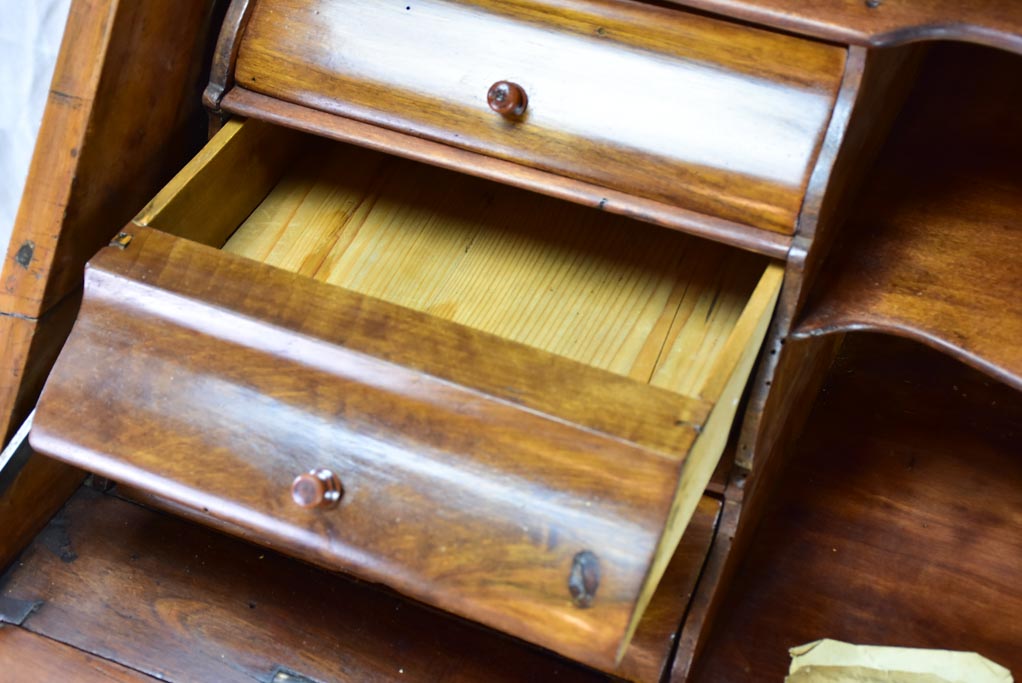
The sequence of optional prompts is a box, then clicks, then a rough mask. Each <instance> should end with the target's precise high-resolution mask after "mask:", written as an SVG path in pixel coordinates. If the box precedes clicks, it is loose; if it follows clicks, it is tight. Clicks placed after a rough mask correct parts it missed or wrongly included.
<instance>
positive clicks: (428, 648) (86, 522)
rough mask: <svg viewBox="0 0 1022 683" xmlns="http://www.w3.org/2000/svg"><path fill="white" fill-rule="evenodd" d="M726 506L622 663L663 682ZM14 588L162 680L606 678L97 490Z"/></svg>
mask: <svg viewBox="0 0 1022 683" xmlns="http://www.w3.org/2000/svg"><path fill="white" fill-rule="evenodd" d="M718 508H719V504H718V502H717V501H715V500H713V499H711V498H705V499H704V502H703V503H701V504H700V507H699V512H698V514H697V516H696V517H695V518H694V520H693V525H692V533H690V534H689V535H686V538H685V541H684V542H683V543H682V545H681V546H680V547H679V553H678V555H677V556H676V558H675V564H674V565H672V570H671V572H669V574H668V576H667V577H666V578H665V580H664V584H663V587H664V588H666V589H669V590H668V591H667V592H663V591H659V592H658V593H657V599H656V600H655V601H654V603H653V605H651V607H650V609H649V610H648V611H647V617H646V619H644V621H643V627H642V628H640V630H639V633H638V634H637V635H636V638H635V641H634V643H633V646H632V648H631V649H630V650H629V653H628V655H627V656H626V658H625V660H624V661H623V662H622V664H621V667H620V668H619V669H618V670H617V671H616V675H617V676H623V677H625V678H627V679H628V680H634V681H642V682H643V683H646V682H648V683H653V682H654V681H657V680H659V676H660V673H661V672H662V670H663V667H664V666H665V664H666V661H667V659H668V657H669V653H670V650H671V646H672V643H673V634H674V632H675V631H676V630H677V627H678V623H679V621H680V618H681V612H682V611H683V610H684V606H685V604H687V600H688V594H689V593H690V592H691V585H692V584H693V583H694V581H695V578H696V576H697V575H698V571H699V568H700V567H701V565H702V559H703V558H704V557H705V552H706V547H707V545H708V543H709V541H710V538H711V535H712V532H713V524H714V520H715V518H716V511H717V509H718ZM177 512H181V510H175V513H177ZM62 555H63V556H64V557H65V558H71V557H72V556H73V559H70V561H65V560H63V559H61V556H62ZM126 594H130V595H131V596H132V597H131V599H130V600H126V599H124V596H125V595H126ZM4 595H6V596H9V597H12V598H17V599H22V600H30V601H35V600H39V601H42V602H43V603H44V606H43V607H42V608H41V609H39V610H38V611H36V612H35V613H34V614H33V615H32V616H31V617H30V618H29V619H28V620H26V622H25V626H26V627H27V628H29V629H32V630H34V631H36V632H38V633H40V634H44V635H46V636H47V637H50V638H54V639H56V640H59V641H63V642H66V643H68V644H70V645H72V646H74V647H76V648H80V649H82V650H85V651H88V652H95V653H101V654H102V655H103V656H107V657H110V658H112V659H115V660H116V661H118V662H120V663H122V664H124V665H125V666H129V667H132V668H134V669H138V670H141V671H146V672H148V673H150V674H152V675H154V676H160V677H162V678H163V679H164V680H201V681H207V680H215V681H223V682H224V683H233V682H234V681H244V682H246V683H247V682H248V681H251V680H269V679H270V677H271V676H272V672H273V671H274V670H276V669H278V668H283V669H286V670H290V671H294V672H296V673H301V674H304V675H306V676H309V677H312V678H313V679H315V680H325V681H359V682H360V681H366V680H381V679H382V680H389V679H391V678H393V677H400V678H401V679H402V680H409V681H435V680H437V679H440V680H445V681H466V682H467V681H478V680H492V681H521V680H548V679H551V678H555V679H556V680H566V681H602V680H606V676H605V675H601V674H598V673H596V672H595V671H593V670H589V669H584V668H582V667H579V666H578V665H573V664H571V663H569V662H567V661H565V660H563V659H561V658H559V657H556V656H554V655H552V654H550V653H548V652H543V651H541V650H537V649H534V648H532V647H529V646H528V645H525V644H524V643H522V642H521V641H516V640H512V639H509V638H507V637H505V636H502V635H500V634H498V633H495V632H493V631H488V630H485V629H479V628H477V627H473V626H472V625H470V624H467V623H465V622H463V621H461V620H459V619H456V618H454V617H451V616H450V615H445V614H442V613H439V612H436V611H434V610H430V609H428V608H424V607H423V606H421V605H418V604H416V603H413V602H408V601H405V600H402V599H400V598H399V597H397V596H395V595H394V594H392V593H389V592H387V591H384V590H381V589H380V588H378V587H374V586H370V585H368V584H364V583H360V582H358V581H354V580H351V579H348V578H345V577H343V576H337V575H333V574H329V573H326V572H323V571H321V570H317V569H314V568H312V567H309V566H308V565H305V564H304V563H301V562H298V561H295V560H291V559H288V558H285V557H283V556H281V555H279V554H277V553H275V552H272V551H266V550H263V549H261V548H258V547H255V546H250V545H248V544H246V543H243V542H240V541H238V540H234V539H230V538H227V537H224V536H221V535H219V534H217V533H215V532H213V531H210V530H208V529H204V528H201V527H198V526H194V525H192V524H189V523H187V522H184V521H182V520H180V519H175V518H172V517H169V516H166V515H162V514H158V513H154V512H152V511H150V510H146V509H144V508H141V507H138V506H136V505H132V504H129V503H126V502H125V501H122V500H118V499H116V498H113V497H110V496H102V495H99V494H97V493H96V492H94V491H91V490H88V489H83V490H82V491H81V492H80V494H79V495H77V496H76V497H75V498H73V499H72V501H71V502H70V503H69V505H68V507H67V508H66V509H65V510H64V511H63V512H62V513H61V515H60V517H58V518H57V519H55V520H54V522H53V523H52V524H51V526H50V528H48V529H47V530H46V531H45V532H44V533H43V534H41V535H40V536H39V538H38V539H37V541H36V542H35V544H34V545H33V546H32V547H31V548H30V549H29V550H28V551H27V552H26V553H25V555H24V556H23V558H22V561H21V564H20V565H19V566H18V567H17V568H16V569H14V570H13V571H12V572H11V573H10V574H9V575H8V578H7V581H6V583H5V585H4ZM399 670H403V671H402V672H399Z"/></svg>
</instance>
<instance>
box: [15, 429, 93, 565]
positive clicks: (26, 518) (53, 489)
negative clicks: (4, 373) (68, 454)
mask: <svg viewBox="0 0 1022 683" xmlns="http://www.w3.org/2000/svg"><path fill="white" fill-rule="evenodd" d="M28 426H29V425H28V422H27V421H26V424H24V425H22V426H21V427H20V428H19V429H18V431H17V432H16V433H15V435H14V437H12V439H11V442H10V444H8V447H7V448H8V449H10V450H7V451H6V452H7V453H9V454H10V459H7V460H6V462H5V463H4V466H3V469H2V470H0V524H2V526H0V528H2V529H3V533H2V534H0V572H2V571H4V570H5V569H6V568H7V567H8V566H10V564H11V563H12V562H13V561H14V560H15V559H16V558H17V557H18V554H19V553H20V552H21V551H22V550H24V548H25V546H27V545H28V544H29V543H30V542H31V541H32V539H33V538H34V537H35V535H36V534H37V533H38V532H39V530H40V529H42V528H43V526H45V524H46V522H47V521H48V520H49V519H50V517H51V516H52V515H53V514H54V513H55V512H56V511H57V510H59V509H60V508H61V506H62V505H63V504H64V501H66V500H67V499H68V497H69V496H70V495H71V494H72V493H74V491H75V489H77V488H78V487H79V485H81V483H82V479H84V478H85V473H84V472H82V471H81V470H79V469H76V468H74V467H71V466H69V465H65V464H64V463H62V462H59V461H57V460H53V459H52V458H47V457H45V456H42V455H39V454H37V453H34V452H32V450H31V448H30V447H29V445H28ZM5 459H6V458H5Z"/></svg>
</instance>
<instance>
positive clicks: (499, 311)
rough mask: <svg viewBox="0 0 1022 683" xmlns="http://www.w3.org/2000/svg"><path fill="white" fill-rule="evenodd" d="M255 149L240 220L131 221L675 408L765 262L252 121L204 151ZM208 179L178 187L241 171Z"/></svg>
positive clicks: (214, 197) (226, 178)
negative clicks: (509, 345)
mask: <svg viewBox="0 0 1022 683" xmlns="http://www.w3.org/2000/svg"><path fill="white" fill-rule="evenodd" d="M268 137H269V138H272V141H271V142H270V143H269V144H267V148H268V149H271V150H273V149H274V148H275V147H276V146H278V145H279V143H280V141H282V140H287V141H288V144H286V145H285V146H284V147H285V148H286V152H285V153H284V154H282V155H280V158H277V159H274V160H273V161H272V162H267V163H273V164H274V168H275V169H276V173H273V174H271V176H272V177H270V178H267V179H266V180H265V181H264V183H263V185H265V189H266V190H267V191H266V194H265V196H260V195H262V191H259V192H255V193H253V195H252V197H251V199H250V200H249V203H248V205H246V209H248V210H250V213H248V215H247V216H245V217H244V218H243V219H242V220H239V219H238V216H237V214H236V215H232V216H230V217H229V218H228V219H227V220H226V221H225V225H222V226H215V225H211V224H210V222H209V220H208V218H207V220H206V221H205V222H199V223H198V226H199V228H198V229H201V232H198V231H197V226H196V223H193V222H191V221H188V220H182V218H181V217H180V216H179V215H178V212H177V211H175V210H174V207H173V204H175V203H178V202H188V204H189V207H190V210H191V211H196V210H200V211H201V205H202V204H203V202H202V201H201V200H197V198H195V197H194V196H192V195H191V194H190V193H187V192H186V195H187V196H186V197H184V198H180V197H179V195H180V192H179V191H178V188H174V187H171V188H168V189H169V190H170V192H167V193H161V196H160V197H157V198H156V199H155V200H154V202H153V203H152V204H151V205H150V206H149V207H147V208H146V210H144V211H143V212H142V214H141V217H140V222H141V223H142V224H144V225H147V226H151V227H156V228H158V229H160V230H162V231H164V232H169V233H171V234H177V235H180V236H183V237H187V238H189V239H197V240H199V241H203V242H205V243H207V244H211V245H212V246H217V247H222V248H223V249H224V250H225V251H228V252H231V253H234V254H238V255H241V256H245V257H248V258H251V259H254V260H257V261H260V262H262V263H266V264H269V265H272V266H276V267H278V268H283V269H286V270H289V271H292V272H295V273H298V274H301V275H304V276H307V277H311V278H314V279H316V280H319V281H321V282H325V283H328V284H331V285H336V286H339V287H343V288H345V289H349V290H353V291H356V292H359V293H361V294H365V295H368V296H372V297H376V298H380V299H383V300H386V301H389V302H392V303H395V304H398V305H401V306H404V307H408V308H413V309H417V310H420V311H423V312H425V313H428V314H430V315H432V316H435V317H438V318H442V319H444V320H449V321H452V322H456V323H459V324H462V325H466V326H468V327H472V328H474V329H478V330H481V331H484V332H488V333H491V334H495V335H498V336H500V337H503V338H506V339H509V340H511V341H515V342H518V343H522V344H526V345H528V346H531V347H534V348H537V349H541V350H543V351H548V352H550V353H554V354H557V355H559V356H563V357H566V358H570V359H572V360H575V361H579V362H582V363H585V364H587V365H591V366H593V367H596V368H600V369H603V370H608V371H610V372H614V373H617V374H620V375H624V376H627V377H630V378H632V379H635V380H638V381H642V382H647V383H649V384H652V385H654V386H658V387H662V388H665V389H669V390H671V391H675V392H678V393H681V394H685V395H689V396H701V395H702V394H703V389H704V385H705V384H706V383H707V381H708V380H709V379H710V378H711V377H713V376H714V374H715V373H716V372H718V368H717V367H716V365H715V362H714V361H715V360H716V359H717V358H718V357H719V355H720V354H721V353H722V351H723V349H724V347H725V346H726V345H727V343H728V340H729V338H730V337H731V335H732V333H733V332H734V330H735V326H736V325H737V324H738V321H739V319H740V318H741V316H742V313H743V311H745V309H746V307H747V305H748V303H749V299H750V297H751V296H752V294H753V292H754V290H755V289H756V287H757V285H758V284H759V282H760V279H761V278H762V276H763V273H764V270H765V268H766V266H767V264H768V259H766V258H765V257H763V256H759V255H756V254H751V253H747V252H743V251H740V250H737V249H733V248H729V247H725V246H723V245H719V244H716V243H713V242H710V241H707V240H703V239H699V238H696V237H691V236H688V235H685V234H682V233H679V232H676V231H672V230H665V229H661V228H657V227H654V226H650V225H647V224H644V223H640V222H638V221H633V220H630V219H628V218H624V217H621V216H616V215H613V214H609V213H604V212H600V211H594V210H591V209H587V208H585V207H581V206H578V205H574V204H570V203H568V202H563V201H560V200H556V199H552V198H549V197H544V196H541V195H536V194H534V193H530V192H527V191H525V190H519V189H516V188H511V187H507V186H503V185H499V184H497V183H493V182H490V181H486V180H482V179H479V178H473V177H470V176H465V175H462V174H458V173H455V172H451V171H445V170H442V169H438V168H434V167H431V166H427V165H425V164H420V163H416V162H412V161H407V160H403V159H398V158H394V157H390V156H388V155H385V154H380V153H377V152H373V151H370V150H366V149H362V148H359V147H354V146H351V145H345V144H342V143H335V142H330V141H326V140H321V139H316V138H308V137H304V136H296V135H295V134H294V133H292V132H291V131H288V130H284V129H280V128H276V127H272V126H269V125H267V124H262V123H258V122H248V123H245V124H241V123H237V122H234V123H230V124H228V127H227V128H226V129H225V130H224V131H222V132H221V134H220V136H219V138H218V140H217V141H215V142H214V143H212V144H214V145H216V146H218V148H219V149H221V150H223V149H224V148H229V149H228V153H235V154H238V157H239V162H240V163H241V164H244V165H245V166H248V165H250V164H251V163H252V159H251V157H250V155H251V154H253V153H255V154H258V153H259V151H258V150H259V148H261V147H262V146H263V145H264V144H266V138H268ZM253 146H255V147H253ZM235 147H237V148H238V149H234V148H235ZM242 150H244V151H245V153H244V154H241V153H239V152H241V151H242ZM267 156H270V155H267ZM221 161H222V159H221ZM225 171H226V172H225ZM199 172H200V173H201V172H202V171H201V170H200V171H199ZM216 173H217V177H216V178H205V177H204V178H203V179H202V180H193V181H191V183H190V184H191V185H202V186H204V187H205V188H206V190H207V191H209V192H210V197H209V201H211V202H215V201H219V197H222V196H223V195H224V194H225V193H228V192H232V191H233V189H232V188H231V187H227V186H226V185H227V184H231V185H233V184H234V183H235V182H236V181H237V179H238V178H239V177H240V176H241V175H242V174H244V173H245V168H242V167H239V168H238V169H236V171H234V172H231V171H227V169H218V170H217V171H216ZM203 175H207V174H203ZM207 183H213V185H207ZM218 184H223V185H224V186H223V187H219V189H218V187H217V186H218ZM262 189H263V188H262V187H261V188H260V190H262ZM239 213H240V212H239Z"/></svg>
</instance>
